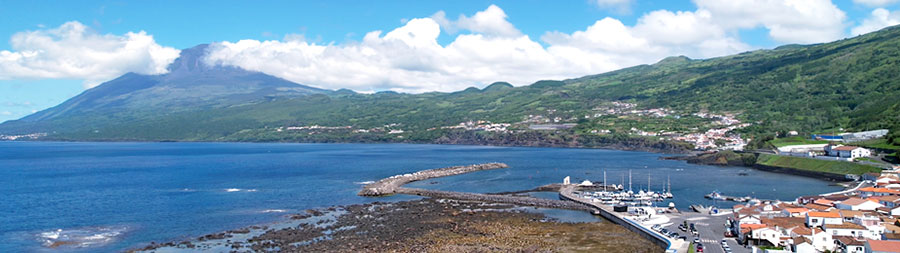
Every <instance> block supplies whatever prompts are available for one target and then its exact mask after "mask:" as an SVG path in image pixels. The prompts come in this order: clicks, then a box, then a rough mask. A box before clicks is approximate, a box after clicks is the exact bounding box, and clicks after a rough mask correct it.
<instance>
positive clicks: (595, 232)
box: [131, 198, 662, 252]
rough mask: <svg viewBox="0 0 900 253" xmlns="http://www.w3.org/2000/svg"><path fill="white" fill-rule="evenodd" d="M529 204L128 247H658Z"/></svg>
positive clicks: (339, 215)
mask: <svg viewBox="0 0 900 253" xmlns="http://www.w3.org/2000/svg"><path fill="white" fill-rule="evenodd" d="M529 210H533V208H532V207H520V206H515V205H509V204H498V203H483V202H470V201H459V200H447V199H432V198H427V199H422V200H414V201H402V202H395V203H381V202H375V203H370V204H357V205H349V206H340V207H332V208H328V209H323V210H308V211H307V212H305V213H302V214H295V215H291V216H289V217H290V219H289V221H288V222H286V223H284V224H282V225H270V226H253V227H248V228H243V229H236V230H231V231H227V232H222V233H215V234H210V235H205V236H201V237H199V238H197V239H195V240H191V241H182V242H169V243H163V244H157V243H152V244H150V245H148V246H146V247H143V248H140V249H134V250H131V251H144V252H156V251H166V252H168V251H178V250H185V251H187V250H210V251H233V252H269V251H282V252H352V251H360V252H511V251H514V252H571V251H591V252H659V251H661V250H662V249H661V248H659V247H658V246H656V245H655V244H653V243H651V242H650V241H647V240H646V239H644V238H643V237H641V236H640V235H638V234H636V233H634V232H631V231H629V230H627V229H625V228H624V227H622V226H619V225H616V224H614V223H612V222H591V223H567V222H560V221H556V220H553V219H550V218H547V217H546V216H544V215H543V214H541V213H537V212H533V211H529Z"/></svg>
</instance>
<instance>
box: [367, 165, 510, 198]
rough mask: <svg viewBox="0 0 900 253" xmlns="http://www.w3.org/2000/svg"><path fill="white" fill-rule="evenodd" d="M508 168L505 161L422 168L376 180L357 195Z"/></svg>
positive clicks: (382, 193) (372, 193) (381, 194)
mask: <svg viewBox="0 0 900 253" xmlns="http://www.w3.org/2000/svg"><path fill="white" fill-rule="evenodd" d="M503 168H509V165H506V164H505V163H485V164H474V165H468V166H453V167H447V168H440V169H430V170H422V171H418V172H414V173H409V174H403V175H396V176H392V177H389V178H385V179H382V180H378V182H375V183H371V184H368V185H366V186H365V187H363V189H362V191H359V193H358V194H357V195H359V196H368V197H377V196H384V195H390V194H396V193H397V189H398V188H400V187H401V186H403V185H405V184H408V183H410V182H415V181H420V180H426V179H431V178H438V177H446V176H453V175H459V174H464V173H469V172H475V171H482V170H493V169H503Z"/></svg>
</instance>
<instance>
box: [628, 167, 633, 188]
mask: <svg viewBox="0 0 900 253" xmlns="http://www.w3.org/2000/svg"><path fill="white" fill-rule="evenodd" d="M631 189H632V188H631V170H628V191H632V190H631Z"/></svg>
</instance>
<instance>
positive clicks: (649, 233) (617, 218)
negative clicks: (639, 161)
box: [559, 186, 687, 252]
mask: <svg viewBox="0 0 900 253" xmlns="http://www.w3.org/2000/svg"><path fill="white" fill-rule="evenodd" d="M573 191H574V187H571V186H570V187H563V188H562V189H561V190H560V191H559V197H560V198H561V199H566V200H571V201H572V203H578V204H580V205H584V206H587V207H590V208H591V210H596V211H598V212H599V214H600V216H603V218H606V219H607V220H610V221H612V222H614V223H616V224H619V225H621V226H623V227H625V228H627V229H628V230H631V231H632V232H635V233H637V234H639V235H641V236H643V237H644V238H647V239H648V240H650V241H651V242H653V243H655V244H656V245H658V246H660V247H662V248H663V249H666V252H670V250H677V252H687V244H686V243H684V242H683V241H681V240H678V241H676V242H673V241H671V240H669V238H667V237H665V236H663V235H662V234H660V233H658V232H656V231H653V230H650V229H649V228H646V227H644V226H642V225H640V224H638V223H637V222H635V221H632V220H630V219H627V218H625V217H623V216H622V215H620V214H618V213H616V212H615V211H613V210H612V207H609V206H604V205H600V204H597V203H591V202H587V201H585V200H584V199H581V198H578V197H576V196H574V194H573V193H572V192H573Z"/></svg>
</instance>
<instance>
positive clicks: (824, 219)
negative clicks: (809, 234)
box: [806, 211, 844, 228]
mask: <svg viewBox="0 0 900 253" xmlns="http://www.w3.org/2000/svg"><path fill="white" fill-rule="evenodd" d="M842 223H844V220H843V218H841V214H840V213H838V212H813V211H810V212H807V213H806V226H808V227H811V228H813V227H821V226H822V225H824V224H842Z"/></svg>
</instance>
